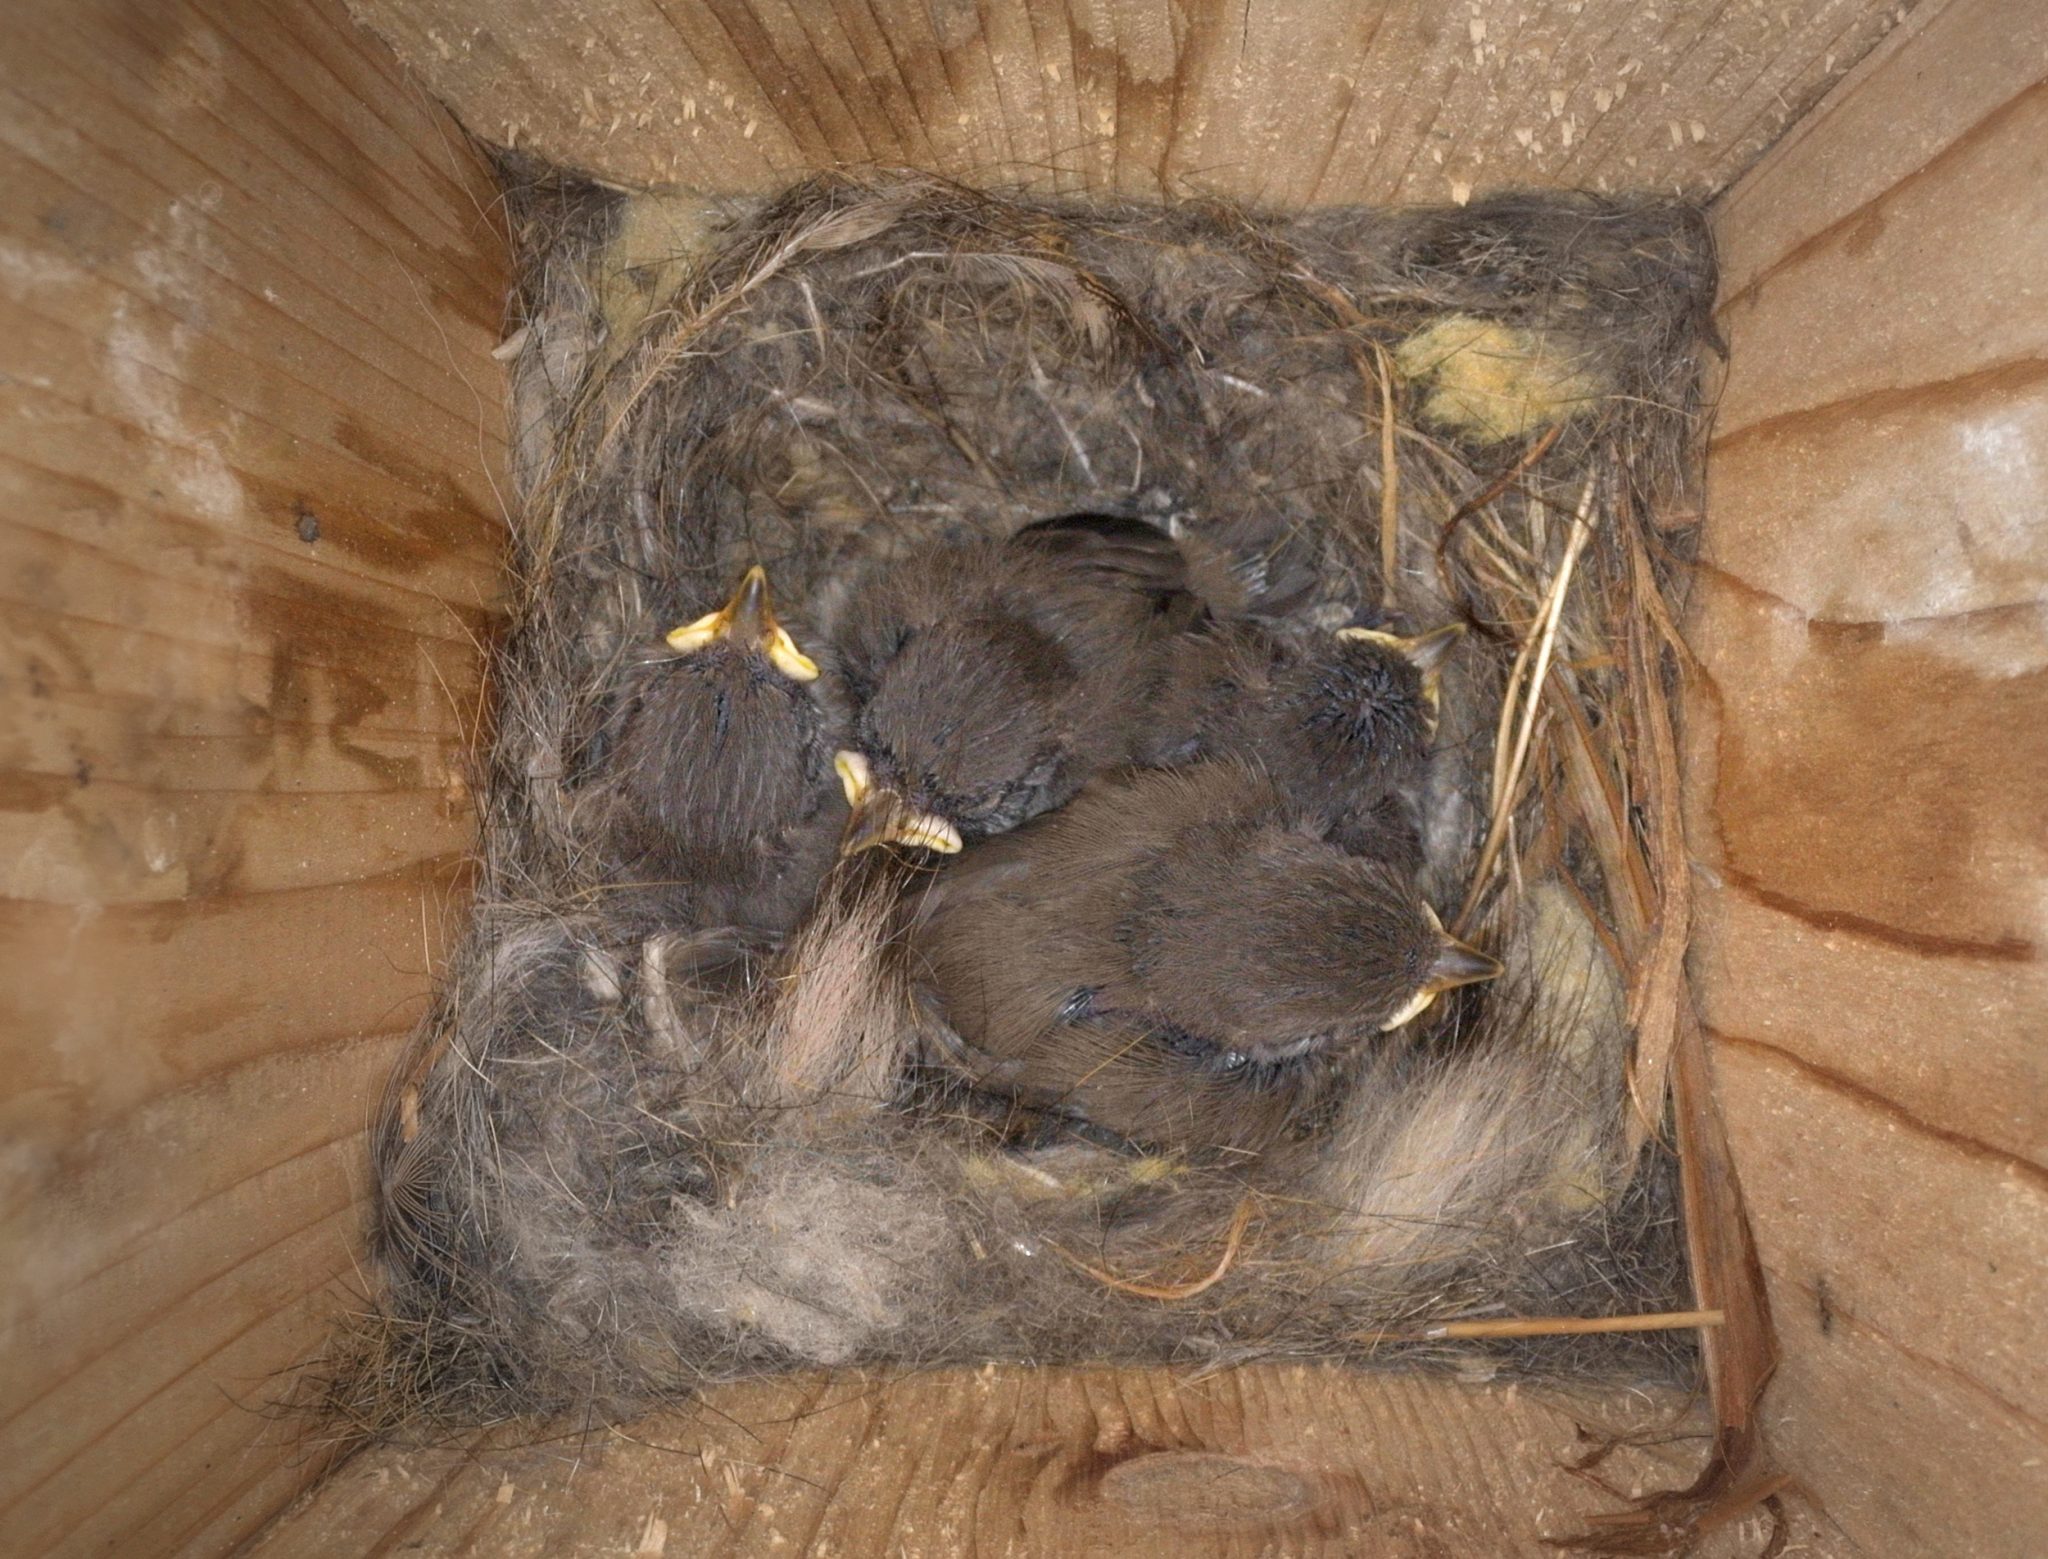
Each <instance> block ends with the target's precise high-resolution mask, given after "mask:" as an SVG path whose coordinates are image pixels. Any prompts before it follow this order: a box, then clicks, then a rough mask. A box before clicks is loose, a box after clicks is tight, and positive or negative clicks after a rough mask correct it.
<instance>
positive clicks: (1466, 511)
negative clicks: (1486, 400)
mask: <svg viewBox="0 0 2048 1559" xmlns="http://www.w3.org/2000/svg"><path fill="white" fill-rule="evenodd" d="M1563 432H1564V424H1563V423H1561V422H1560V423H1557V424H1554V425H1553V426H1552V427H1551V428H1550V429H1549V431H1548V432H1546V433H1545V434H1544V435H1543V436H1542V437H1541V438H1539V439H1537V440H1536V442H1535V443H1533V444H1531V445H1530V446H1529V447H1528V448H1527V449H1526V450H1524V451H1523V452H1522V453H1521V455H1520V456H1519V457H1518V458H1517V459H1516V460H1515V462H1514V464H1512V465H1510V466H1508V467H1507V468H1506V469H1505V470H1503V471H1501V472H1500V474H1499V475H1497V476H1496V477H1494V479H1493V480H1492V481H1490V482H1488V483H1487V484H1486V485H1485V486H1484V487H1482V488H1480V489H1479V491H1478V492H1476V493H1474V494H1473V495H1472V496H1471V497H1470V498H1467V499H1465V500H1464V501H1463V502H1462V503H1460V504H1459V505H1458V507H1457V508H1455V509H1453V510H1452V511H1451V517H1450V518H1449V519H1448V520H1445V521H1444V527H1443V529H1442V530H1440V531H1438V532H1437V538H1436V577H1437V579H1438V580H1439V581H1440V582H1441V583H1442V585H1443V591H1444V596H1445V598H1446V599H1447V600H1451V601H1456V602H1458V604H1459V607H1460V609H1461V610H1462V611H1463V612H1464V614H1465V625H1466V626H1467V627H1468V628H1471V629H1474V630H1475V631H1477V632H1479V633H1483V634H1485V635H1486V636H1487V637H1488V638H1495V637H1498V636H1499V633H1500V630H1499V629H1498V628H1496V627H1494V626H1493V624H1491V623H1487V622H1482V621H1480V619H1479V616H1478V614H1477V613H1476V612H1474V611H1472V609H1471V608H1470V607H1468V606H1466V605H1465V604H1464V601H1463V598H1462V596H1461V594H1460V592H1459V590H1458V587H1457V582H1456V581H1455V580H1453V579H1452V578H1451V560H1450V552H1451V541H1452V539H1453V538H1454V537H1456V535H1457V534H1458V528H1459V527H1460V526H1461V525H1463V524H1464V523H1465V522H1466V521H1467V520H1469V519H1470V518H1472V516H1473V515H1475V514H1477V513H1479V512H1480V511H1481V510H1483V509H1484V508H1485V507H1486V506H1487V505H1488V504H1490V503H1492V502H1493V501H1494V499H1496V498H1498V497H1499V496H1500V495H1501V494H1502V493H1504V492H1506V491H1507V490H1508V489H1509V488H1510V487H1512V486H1514V485H1515V483H1516V482H1517V481H1519V480H1520V479H1521V478H1522V476H1523V475H1525V474H1526V473H1527V472H1528V471H1529V469H1530V468H1531V467H1532V466H1534V465H1535V464H1536V462H1537V461H1539V460H1541V459H1542V458H1543V457H1544V456H1545V455H1547V454H1549V453H1550V446H1551V445H1553V444H1555V443H1556V442H1557V440H1558V435H1559V434H1561V433H1563Z"/></svg>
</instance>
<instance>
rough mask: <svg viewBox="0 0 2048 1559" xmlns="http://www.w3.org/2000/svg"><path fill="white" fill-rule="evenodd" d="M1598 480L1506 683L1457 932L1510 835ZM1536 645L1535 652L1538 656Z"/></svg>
mask: <svg viewBox="0 0 2048 1559" xmlns="http://www.w3.org/2000/svg"><path fill="white" fill-rule="evenodd" d="M1596 486H1597V479H1596V478H1595V477H1591V476H1589V477H1587V478H1586V485H1585V487H1584V488H1583V489H1581V490H1580V493H1579V506H1578V508H1577V509H1576V510H1575V511H1574V512H1573V514H1572V533H1571V535H1570V537H1569V538H1567V540H1566V541H1565V544H1564V556H1563V558H1562V559H1560V560H1559V562H1558V565H1557V573H1556V575H1555V576H1554V577H1553V578H1552V579H1551V581H1550V591H1549V593H1548V595H1546V596H1545V598H1544V602H1543V611H1542V615H1541V617H1540V618H1539V620H1538V623H1539V626H1538V628H1536V629H1533V630H1532V635H1531V637H1530V638H1528V639H1525V640H1524V641H1523V643H1522V651H1521V653H1520V654H1519V655H1517V656H1516V657H1515V664H1514V668H1513V670H1511V671H1510V672H1509V673H1508V685H1507V689H1506V691H1505V692H1504V693H1503V694H1502V697H1501V705H1500V727H1499V729H1498V731H1497V732H1496V733H1495V737H1494V764H1493V817H1492V819H1491V820H1490V821H1489V822H1488V823H1487V826H1486V843H1485V845H1484V846H1483V847H1482V848H1481V849H1480V852H1479V865H1478V866H1477V867H1476V868H1474V870H1473V872H1472V885H1471V886H1470V887H1469V888H1467V889H1466V890H1465V902H1464V903H1463V904H1462V905H1460V906H1459V909H1458V918H1457V919H1456V920H1455V921H1454V922H1453V923H1452V926H1451V931H1452V934H1453V935H1458V934H1462V933H1463V931H1464V930H1465V928H1466V925H1467V923H1468V922H1469V921H1470V920H1471V918H1472V911H1473V910H1474V909H1475V908H1476V907H1477V906H1478V903H1479V899H1480V896H1481V895H1482V894H1483V893H1485V891H1486V885H1487V883H1488V882H1489V881H1490V880H1491V879H1492V874H1493V868H1494V863H1495V862H1496V861H1498V860H1499V859H1500V850H1501V845H1502V844H1503V843H1505V842H1506V840H1507V836H1508V819H1509V818H1510V817H1511V816H1512V815H1513V813H1514V809H1515V797H1516V796H1517V794H1518V793H1519V792H1520V790H1521V785H1522V771H1523V768H1524V766H1525V765H1526V764H1527V763H1528V760H1529V741H1530V738H1531V736H1533V735H1534V733H1535V730H1536V713H1537V711H1538V710H1539V709H1540V708H1541V707H1542V705H1543V685H1544V682H1545V680H1546V679H1547V678H1548V677H1549V675H1550V656H1551V652H1552V650H1553V649H1554V648H1555V647H1556V644H1557V625H1558V622H1559V620H1560V619H1561V618H1562V617H1563V616H1564V598H1565V593H1566V591H1568V590H1569V589H1570V588H1571V582H1572V571H1573V570H1574V569H1575V568H1576V567H1577V566H1578V562H1579V554H1580V553H1581V552H1583V551H1585V548H1586V542H1587V541H1588V540H1589V539H1590V538H1591V537H1592V534H1593V526H1592V523H1591V520H1590V516H1591V515H1592V512H1593V493H1594V491H1595V488H1596ZM1532 648H1533V650H1534V652H1535V653H1534V656H1533V659H1532V657H1531V653H1530V652H1531V649H1532ZM1525 673H1526V675H1525ZM1518 705H1519V709H1518V707H1517V706H1518ZM1518 713H1519V715H1520V719H1519V721H1518V722H1517V721H1515V716H1516V715H1517V714H1518ZM1511 722H1514V723H1516V724H1517V725H1518V727H1519V728H1518V729H1517V730H1516V732H1515V741H1514V747H1513V749H1512V752H1511V754H1510V756H1509V757H1508V760H1507V762H1506V764H1505V765H1503V764H1502V762H1501V755H1502V753H1503V752H1505V751H1508V749H1507V747H1506V745H1505V744H1506V739H1507V732H1508V727H1509V725H1510V723H1511Z"/></svg>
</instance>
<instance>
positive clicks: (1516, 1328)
mask: <svg viewBox="0 0 2048 1559" xmlns="http://www.w3.org/2000/svg"><path fill="white" fill-rule="evenodd" d="M1725 1319H1726V1316H1725V1314H1724V1312H1722V1311H1720V1310H1659V1311H1654V1312H1651V1313H1649V1314H1645V1315H1532V1316H1504V1317H1501V1318H1499V1319H1497V1320H1491V1321H1445V1322H1442V1323H1440V1324H1439V1325H1436V1326H1425V1327H1423V1328H1422V1329H1421V1330H1420V1331H1414V1332H1374V1333H1370V1334H1368V1335H1366V1336H1364V1337H1361V1338H1360V1339H1359V1340H1360V1341H1362V1342H1368V1343H1382V1342H1437V1341H1440V1340H1445V1339H1451V1338H1460V1337H1587V1336H1596V1335H1602V1334H1608V1333H1614V1332H1677V1331H1686V1330H1690V1329H1693V1328H1706V1327H1714V1326H1719V1325H1721V1324H1722V1322H1723V1321H1724V1320H1725Z"/></svg>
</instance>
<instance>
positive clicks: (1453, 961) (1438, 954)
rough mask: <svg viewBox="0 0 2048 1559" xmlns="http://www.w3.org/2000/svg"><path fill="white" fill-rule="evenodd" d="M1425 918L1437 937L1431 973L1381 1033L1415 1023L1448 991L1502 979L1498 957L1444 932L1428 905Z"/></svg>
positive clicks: (1423, 978) (1424, 906) (1382, 1025)
mask: <svg viewBox="0 0 2048 1559" xmlns="http://www.w3.org/2000/svg"><path fill="white" fill-rule="evenodd" d="M1422 914H1423V918H1424V919H1426V920H1427V921H1428V922H1429V928H1430V931H1431V932H1432V933H1433V934H1434V936H1435V938H1436V951H1435V955H1434V956H1433V957H1432V958H1431V959H1430V962H1429V969H1428V972H1427V973H1425V974H1424V975H1423V977H1422V983H1421V984H1420V985H1418V986H1417V987H1416V988H1415V993H1414V994H1413V995H1412V996H1410V997H1409V998H1408V1000H1407V1001H1405V1002H1403V1003H1402V1004H1401V1006H1400V1008H1399V1010H1397V1011H1396V1012H1395V1013H1394V1014H1393V1016H1392V1017H1390V1018H1388V1019H1387V1020H1386V1021H1385V1022H1383V1023H1382V1024H1380V1032H1382V1033H1388V1032H1391V1031H1392V1030H1394V1029H1397V1028H1399V1027H1400V1026H1401V1025H1402V1024H1404V1023H1412V1022H1413V1021H1414V1020H1415V1019H1417V1018H1419V1017H1421V1016H1422V1014H1423V1013H1425V1012H1427V1011H1428V1010H1429V1007H1430V1004H1431V1003H1432V1002H1434V1001H1435V1000H1436V999H1437V997H1439V996H1441V995H1442V994H1443V993H1444V992H1445V991H1449V990H1456V989H1457V988H1458V987H1459V986H1461V985H1477V984H1479V982H1480V981H1482V980H1491V979H1495V978H1497V977H1498V976H1499V974H1500V972H1501V962H1500V960H1499V959H1498V958H1494V957H1491V956H1489V955H1488V954H1486V953H1482V952H1480V951H1479V949H1478V948H1476V947H1470V946H1467V945H1466V944H1465V943H1463V942H1460V941H1459V940H1458V939H1457V938H1456V937H1454V936H1452V935H1451V934H1450V933H1449V932H1448V931H1446V930H1444V923H1443V922H1442V921H1441V920H1439V919H1437V915H1436V911H1435V910H1433V909H1431V908H1430V907H1429V906H1428V905H1427V904H1424V905H1423V906H1422Z"/></svg>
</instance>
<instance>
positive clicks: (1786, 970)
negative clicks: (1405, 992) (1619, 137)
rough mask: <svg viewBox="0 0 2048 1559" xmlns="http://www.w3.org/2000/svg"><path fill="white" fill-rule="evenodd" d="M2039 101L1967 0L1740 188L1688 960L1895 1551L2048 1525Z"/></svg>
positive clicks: (1709, 556) (2039, 79) (1807, 1444)
mask: <svg viewBox="0 0 2048 1559" xmlns="http://www.w3.org/2000/svg"><path fill="white" fill-rule="evenodd" d="M2044 114H2048V14H2044V13H2043V12H2042V11H2041V9H2040V8H2039V7H2038V6H2035V5H2031V4H2028V3H2026V0H1953V3H1951V4H1949V5H1947V6H1946V7H1943V8H1940V9H1939V10H1938V11H1933V10H1930V11H1929V12H1927V13H1925V14H1922V15H1918V16H1916V17H1915V18H1914V20H1913V22H1912V23H1911V24H1910V25H1909V26H1908V27H1907V28H1904V29H1901V31H1900V32H1899V34H1897V35H1896V36H1895V37H1894V38H1892V39H1891V40H1888V41H1887V43H1886V44H1884V45H1883V46H1882V47H1881V48H1880V49H1879V50H1878V51H1877V53H1876V54H1874V55H1873V56H1872V57H1871V59H1870V60H1869V61H1867V62H1866V63H1865V64H1864V65H1863V66H1862V67H1861V68H1860V69H1859V70H1858V71H1857V73H1856V75H1855V76H1854V77H1853V78H1852V79H1851V80H1849V81H1847V82H1845V83H1844V85H1843V87H1842V88H1841V90H1840V91H1839V92H1837V93H1836V94H1835V95H1834V96H1833V97H1831V98H1830V99H1829V100H1828V101H1827V102H1826V103H1824V104H1823V105H1822V106H1821V108H1820V109H1819V110H1817V111H1816V112H1815V113H1814V114H1813V115H1812V116H1810V118H1809V119H1808V120H1806V121H1805V122H1804V123H1802V124H1801V125H1800V126H1799V128H1798V129H1797V131H1795V133H1794V134H1793V135H1791V136H1789V137H1788V138H1787V140H1786V142H1785V144H1784V145H1783V146H1781V147H1780V148H1779V149H1777V150H1775V151H1774V152H1772V153H1771V155H1770V156H1768V157H1767V158H1766V159H1765V160H1764V161H1763V162H1762V163H1761V164H1760V165H1759V166H1758V168H1757V169H1756V171H1755V172H1754V173H1753V174H1752V175H1751V176H1750V177H1749V178H1748V179H1746V180H1745V181H1744V182H1743V183H1741V184H1740V185H1738V186H1737V187H1736V188H1735V189H1734V190H1732V191H1731V192H1730V193H1729V194H1728V195H1727V197H1726V198H1725V199H1723V200H1722V201H1721V202H1720V203H1719V204H1718V206H1717V209H1716V226H1717V231H1718V232H1719V234H1720V236H1721V240H1722V247H1723V250H1724V253H1725V254H1726V255H1727V256H1728V257H1729V261H1730V264H1729V269H1728V272H1727V274H1726V276H1725V278H1724V281H1725V289H1726V290H1725V292H1724V298H1723V301H1722V304H1721V310H1720V317H1721V321H1722V324H1723V326H1724V328H1725V329H1726V331H1727V334H1728V337H1729V341H1730V346H1731V357H1730V361H1729V371H1728V376H1727V383H1726V388H1725V393H1724V394H1723V396H1722V399H1721V406H1720V417H1719V421H1718V424H1717V427H1716V432H1715V438H1714V443H1713V446H1712V450H1711V453H1710V457H1709V467H1708V490H1709V502H1708V508H1707V534H1706V566H1705V568H1704V569H1703V570H1702V573H1701V578H1700V581H1699V585H1698V588H1697V589H1696V591H1695V594H1694V599H1693V603H1692V610H1691V614H1690V620H1689V623H1688V634H1689V637H1690V639H1691V641H1692V643H1693V646H1694V648H1695V650H1696V652H1697V654H1698V656H1699V666H1698V674H1697V676H1696V677H1695V679H1694V682H1693V685H1692V687H1691V688H1690V690H1689V697H1688V700H1687V726H1688V749H1689V750H1688V760H1689V762H1688V779H1689V790H1690V798H1689V799H1690V804H1691V822H1692V828H1691V833H1692V842H1693V845H1694V848H1695V851H1696V853H1697V856H1698V868H1699V872H1700V876H1701V878H1702V883H1701V893H1700V900H1699V910H1698V917H1699V918H1698V935H1697V938H1696V942H1695V947H1694V957H1693V965H1694V973H1695V976H1696V979H1697V983H1698V990H1699V994H1700V998H1701V1002H1702V1006H1703V1010H1704V1015H1705V1018H1706V1021H1707V1024H1708V1026H1709V1029H1710V1031H1711V1034H1712V1044H1713V1056H1714V1061H1715V1066H1716V1071H1717V1075H1718V1078H1719V1083H1720V1090H1721V1094H1722V1102H1723V1108H1724V1111H1725V1113H1726V1115H1727V1117H1728V1123H1729V1134H1730V1138H1731V1140H1732V1142H1733V1145H1734V1147H1735V1150H1736V1153H1737V1157H1738V1159H1739V1161H1740V1163H1741V1165H1742V1173H1743V1183H1744V1188H1745V1190H1746V1191H1747V1192H1748V1195H1749V1200H1750V1203H1751V1208H1752V1212H1753V1214H1754V1217H1755V1221H1756V1229H1757V1238H1758V1243H1759V1247H1760V1250H1761V1253H1762V1257H1763V1261H1764V1265H1765V1267H1766V1270H1767V1274H1768V1277H1769V1282H1770V1288H1771V1298H1772V1308H1773V1311H1774V1313H1775V1314H1776V1316H1777V1317H1778V1319H1779V1324H1780V1326H1781V1328H1782V1329H1783V1333H1784V1342H1785V1349H1784V1351H1785V1364H1784V1366H1783V1368H1782V1369H1781V1371H1780V1376H1779V1380H1778V1383H1777V1385H1776V1386H1775V1387H1774V1389H1773V1393H1772V1395H1771V1396H1770V1397H1769V1398H1768V1399H1767V1418H1768V1420H1769V1422H1770V1424H1771V1426H1772V1434H1773V1440H1774V1444H1775V1445H1776V1448H1777V1450H1778V1453H1779V1455H1780V1457H1781V1458H1782V1459H1783V1460H1784V1461H1785V1462H1786V1464H1787V1467H1788V1470H1789V1471H1790V1472H1791V1473H1792V1474H1793V1475H1794V1476H1795V1477H1796V1478H1797V1479H1798V1480H1799V1481H1800V1483H1801V1485H1802V1486H1803V1487H1804V1488H1805V1489H1806V1490H1807V1491H1808V1492H1809V1493H1810V1494H1811V1495H1812V1496H1813V1498H1814V1499H1815V1501H1816V1502H1817V1504H1818V1505H1819V1507H1821V1508H1824V1509H1825V1511H1826V1512H1827V1514H1828V1517H1829V1518H1830V1520H1831V1522H1832V1523H1833V1529H1834V1530H1836V1531H1837V1532H1838V1533H1840V1534H1841V1535H1842V1536H1844V1537H1845V1538H1847V1539H1850V1540H1853V1541H1854V1542H1856V1543H1858V1544H1860V1545H1862V1547H1863V1548H1864V1549H1865V1550H1866V1551H1869V1552H1873V1553H1890V1552H1914V1553H1971V1554H1987V1555H1989V1554H2014V1555H2017V1554H2021V1553H2027V1552H2032V1551H2034V1550H2035V1548H2036V1546H2037V1544H2038V1537H2039V1533H2040V1531H2041V1530H2042V1529H2043V1528H2044V1526H2048V1482H2044V1480H2043V1479H2042V1478H2041V1477H2039V1476H2038V1469H2039V1468H2040V1467H2041V1466H2042V1465H2043V1462H2044V1459H2048V1377H2044V1376H2043V1375H2042V1373H2041V1370H2040V1368H2039V1364H2038V1352H2039V1350H2038V1336H2039V1316H2040V1315H2041V1313H2042V1311H2043V1309H2044V1307H2048V1168H2044V1165H2048V1052H2044V1050H2043V1047H2042V1044H2041V1038H2042V1032H2043V1031H2042V1014H2043V1012H2044V1011H2048V956H2044V952H2048V950H2044V942H2048V922H2044V919H2043V899H2042V894H2041V884H2042V882H2043V881H2044V880H2048V801H2044V799H2043V798H2044V795H2048V792H2044V790H2043V788H2042V785H2041V782H2040V776H2041V774H2042V773H2043V772H2048V735H2044V733H2048V540H2044V538H2048V485H2044V483H2043V481H2042V473H2043V472H2044V471H2048V396H2044V385H2048V379H2044V377H2043V363H2044V360H2048V286H2044V285H2043V282H2042V270H2041V265H2040V257H2041V255H2042V254H2044V253H2048V118H2044ZM2001 1468H2003V1469H2006V1470H2007V1474H2001V1473H2000V1472H1998V1471H1997V1469H2001Z"/></svg>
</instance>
